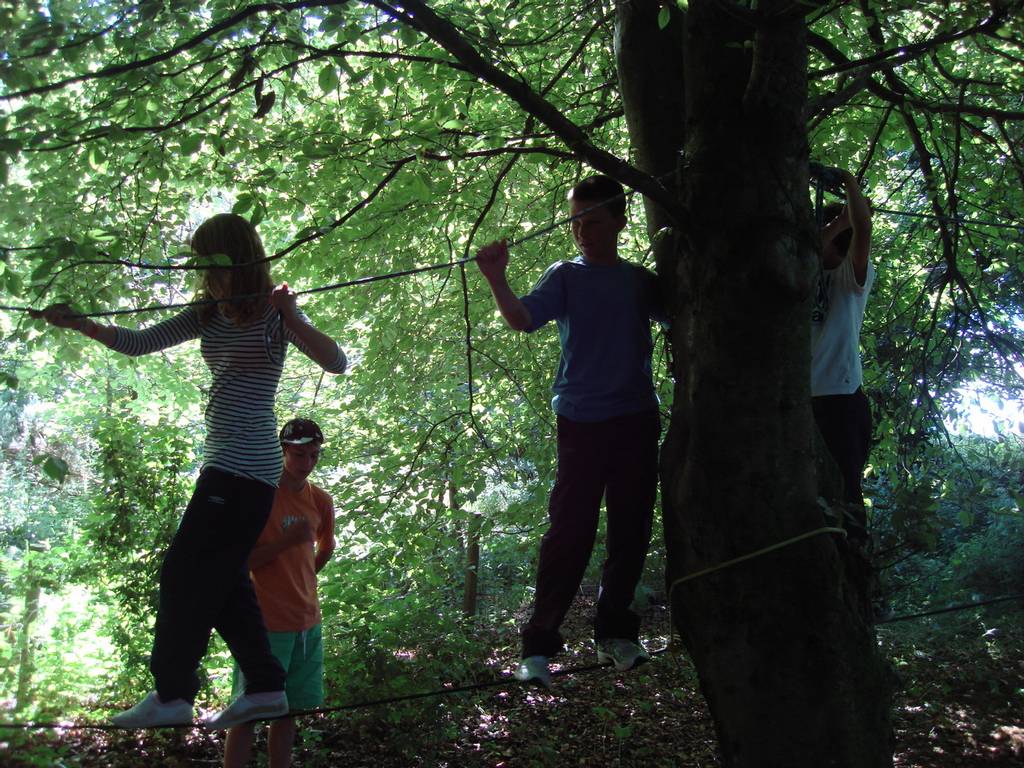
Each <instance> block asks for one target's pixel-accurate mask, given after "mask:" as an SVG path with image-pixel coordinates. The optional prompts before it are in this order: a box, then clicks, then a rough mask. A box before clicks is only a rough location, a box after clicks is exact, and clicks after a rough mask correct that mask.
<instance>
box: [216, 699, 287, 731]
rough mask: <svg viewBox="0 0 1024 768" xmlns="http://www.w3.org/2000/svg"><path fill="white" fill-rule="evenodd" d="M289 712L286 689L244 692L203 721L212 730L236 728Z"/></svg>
mask: <svg viewBox="0 0 1024 768" xmlns="http://www.w3.org/2000/svg"><path fill="white" fill-rule="evenodd" d="M287 714H288V697H287V696H285V693H284V691H273V692H269V693H255V694H247V693H243V694H241V695H239V696H238V697H237V698H236V699H235V700H234V701H233V702H231V704H229V705H228V706H227V708H226V709H222V710H221V711H220V712H218V713H217V714H215V715H214V716H213V717H210V718H207V719H206V720H204V721H203V727H204V728H209V729H210V730H222V729H228V728H234V727H235V726H236V725H241V724H242V723H248V722H249V721H250V720H270V719H273V718H275V717H283V716H284V715H287Z"/></svg>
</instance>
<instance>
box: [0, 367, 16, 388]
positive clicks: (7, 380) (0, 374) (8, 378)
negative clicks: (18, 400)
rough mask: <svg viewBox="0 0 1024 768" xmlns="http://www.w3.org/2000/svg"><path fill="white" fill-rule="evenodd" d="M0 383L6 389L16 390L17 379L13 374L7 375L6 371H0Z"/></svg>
mask: <svg viewBox="0 0 1024 768" xmlns="http://www.w3.org/2000/svg"><path fill="white" fill-rule="evenodd" d="M0 381H2V382H3V383H4V386H6V387H8V388H9V389H17V388H18V377H17V376H16V375H15V374H13V373H8V372H7V371H0Z"/></svg>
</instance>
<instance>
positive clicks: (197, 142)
mask: <svg viewBox="0 0 1024 768" xmlns="http://www.w3.org/2000/svg"><path fill="white" fill-rule="evenodd" d="M202 146H203V137H202V136H199V135H197V134H192V135H191V136H186V137H185V138H184V139H182V140H181V152H182V154H184V155H189V156H191V155H194V154H195V153H196V152H198V151H199V149H200V148H201V147H202Z"/></svg>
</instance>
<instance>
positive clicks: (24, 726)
mask: <svg viewBox="0 0 1024 768" xmlns="http://www.w3.org/2000/svg"><path fill="white" fill-rule="evenodd" d="M668 650H669V649H668V648H661V649H659V650H656V651H651V652H650V655H651V656H660V655H661V654H663V653H667V652H668ZM611 666H612V662H605V663H596V664H584V665H580V666H575V667H565V668H563V669H556V670H552V672H551V676H552V677H571V676H573V675H579V674H586V673H588V672H594V671H596V670H599V669H605V668H608V667H611ZM512 685H522V683H521V682H520V681H519V680H516V679H515V678H514V677H513V676H512V675H503V676H502V677H498V678H495V679H493V680H486V681H484V682H482V683H469V684H467V685H457V686H449V687H445V688H438V689H436V690H432V691H420V692H418V693H406V694H401V695H399V696H388V697H385V698H381V699H363V700H360V701H353V702H349V703H347V704H338V705H336V706H331V707H319V708H317V709H302V710H296V711H294V712H289V713H288V714H287V715H282V716H281V717H277V718H266V719H267V720H280V719H282V718H284V717H310V716H313V715H326V714H331V713H333V712H345V711H351V710H355V709H367V708H369V707H379V706H383V705H386V704H400V703H402V702H406V701H415V700H417V699H427V698H432V697H435V696H447V695H449V694H453V693H469V692H472V691H479V690H484V689H487V688H505V687H509V686H512ZM0 728H9V729H20V730H45V729H63V730H93V731H126V730H158V729H159V730H163V729H205V726H204V725H202V724H201V723H185V724H182V725H162V726H154V727H153V728H144V729H134V728H127V729H126V728H122V727H120V726H117V725H113V724H111V723H60V722H56V721H53V722H39V723H0Z"/></svg>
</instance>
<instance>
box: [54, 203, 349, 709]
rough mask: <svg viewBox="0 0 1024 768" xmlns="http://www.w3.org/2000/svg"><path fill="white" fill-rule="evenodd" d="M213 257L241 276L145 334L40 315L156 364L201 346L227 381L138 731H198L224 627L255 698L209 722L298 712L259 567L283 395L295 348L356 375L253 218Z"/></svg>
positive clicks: (213, 222)
mask: <svg viewBox="0 0 1024 768" xmlns="http://www.w3.org/2000/svg"><path fill="white" fill-rule="evenodd" d="M192 250H193V252H194V253H195V254H196V255H197V256H200V257H203V256H206V257H212V256H214V255H225V256H227V257H229V258H230V260H231V266H230V267H222V268H211V269H208V270H206V271H204V272H203V280H202V284H201V287H200V290H199V296H198V298H199V299H200V300H201V301H204V302H206V303H203V304H201V305H199V306H193V307H188V308H186V309H185V310H184V311H182V312H181V313H179V314H177V315H175V316H174V317H171V318H169V319H168V320H165V321H163V322H161V323H158V324H156V325H153V326H150V327H148V328H145V329H142V330H130V329H127V328H121V327H119V326H116V325H100V324H98V323H95V322H93V321H92V320H91V319H88V318H80V317H74V315H75V314H76V313H75V312H74V310H72V309H71V308H70V307H69V306H67V305H66V304H57V305H53V306H51V307H48V308H47V309H45V310H43V311H42V312H41V313H39V314H40V315H41V316H42V317H43V318H45V319H46V320H47V321H48V322H49V323H51V324H53V325H56V326H58V327H61V328H71V329H74V330H77V331H79V332H80V333H83V334H85V335H86V336H88V337H89V338H91V339H95V340H96V341H98V342H100V343H101V344H103V345H105V346H107V347H109V348H110V349H112V350H114V351H116V352H121V353H123V354H126V355H133V356H134V355H145V354H149V353H152V352H157V351H159V350H162V349H166V348H167V347H171V346H174V345H176V344H181V343H183V342H186V341H189V340H191V339H199V340H200V342H199V348H200V351H201V353H202V356H203V360H204V361H205V362H206V364H207V366H208V367H209V369H210V373H211V374H212V376H213V381H212V385H211V387H210V399H209V402H208V403H207V406H206V442H205V448H204V456H203V467H202V471H201V473H200V476H199V480H198V481H197V482H196V488H195V491H194V493H193V495H192V499H191V501H190V502H189V504H188V507H187V508H186V509H185V514H184V516H183V517H182V520H181V524H180V525H179V527H178V531H177V533H176V534H175V536H174V540H173V541H172V542H171V546H170V548H169V549H168V550H167V554H166V555H165V557H164V562H163V566H162V568H161V570H160V607H159V611H158V613H157V620H156V630H155V637H154V641H153V654H152V656H151V659H150V670H151V671H152V673H153V677H154V680H155V681H156V690H155V691H153V692H151V693H150V694H149V695H147V696H146V698H145V699H143V700H142V702H140V703H139V704H137V705H136V706H134V707H132V708H131V709H129V710H127V711H126V712H122V713H121V714H119V715H116V716H114V718H113V722H114V723H115V724H116V725H120V726H122V727H125V728H141V727H149V726H155V725H177V724H182V723H189V722H191V721H192V706H193V702H194V700H195V697H196V694H197V693H198V691H199V677H198V675H197V674H196V670H197V667H198V665H199V662H200V660H201V659H202V657H203V655H204V654H205V653H206V647H207V643H208V642H209V638H210V632H211V630H212V629H216V630H217V631H218V632H219V633H220V635H221V637H223V638H224V640H225V642H226V643H227V645H228V647H229V648H230V649H231V653H232V655H233V656H234V657H235V659H236V660H237V661H238V664H239V666H240V667H241V669H242V672H243V674H244V675H245V679H246V683H247V684H246V689H245V692H244V693H243V694H242V695H240V696H239V697H238V698H236V699H235V701H233V702H232V703H231V705H230V706H229V707H227V709H225V710H223V711H222V712H219V713H218V714H217V715H215V716H214V717H212V718H210V719H209V720H207V721H206V723H205V724H206V725H207V726H208V727H212V728H230V727H232V726H234V725H238V724H240V723H243V722H246V721H248V720H253V719H258V718H265V717H276V716H279V715H284V714H287V712H288V702H287V698H286V697H285V693H284V680H285V674H284V670H283V669H282V668H281V665H280V664H279V663H278V661H277V660H276V659H275V658H274V656H273V654H272V653H271V651H270V646H269V644H268V642H267V633H266V629H265V627H264V625H263V617H262V614H261V613H260V609H259V604H258V603H257V602H256V596H255V593H254V592H253V588H252V584H251V582H250V581H249V572H248V564H247V563H248V558H249V552H250V551H251V549H252V547H253V545H254V544H255V542H256V540H257V538H259V535H260V533H261V531H262V530H263V526H264V524H265V523H266V521H267V517H268V516H269V514H270V509H271V507H272V505H273V501H274V492H275V490H276V488H277V483H278V480H279V478H280V476H281V470H282V458H281V446H280V443H279V442H278V438H277V424H276V422H275V419H274V396H275V394H276V392H277V385H278V381H279V380H280V378H281V371H282V368H283V366H284V358H285V350H286V346H287V343H288V342H291V343H292V344H293V345H294V346H296V347H298V349H299V351H301V352H302V353H303V354H305V355H306V356H307V357H309V358H310V359H311V360H313V361H314V362H316V363H318V364H319V365H320V366H321V367H322V368H323V369H324V370H326V371H329V372H331V373H342V372H344V370H345V365H346V360H345V355H344V353H343V352H342V351H341V349H340V348H339V347H338V345H337V344H336V343H335V342H334V341H333V340H332V339H331V338H329V337H328V336H326V335H325V334H323V333H322V332H321V331H319V330H317V328H316V327H315V326H314V325H313V324H312V323H311V322H310V321H309V318H307V317H306V316H305V314H303V313H302V311H301V310H299V309H298V307H297V306H296V294H295V292H294V291H291V290H290V289H289V288H288V284H287V283H284V284H282V285H279V286H277V287H274V284H273V282H272V281H271V278H270V269H269V266H268V264H267V261H266V254H265V252H264V250H263V244H262V243H261V242H260V238H259V235H258V234H257V233H256V230H255V228H254V227H253V226H252V225H251V224H249V222H248V221H247V220H245V219H243V218H242V217H240V216H236V215H234V214H220V215H217V216H214V217H213V218H211V219H208V220H207V221H205V222H203V224H202V225H201V226H200V227H199V228H198V229H197V230H196V231H195V234H194V235H193V236H192Z"/></svg>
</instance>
